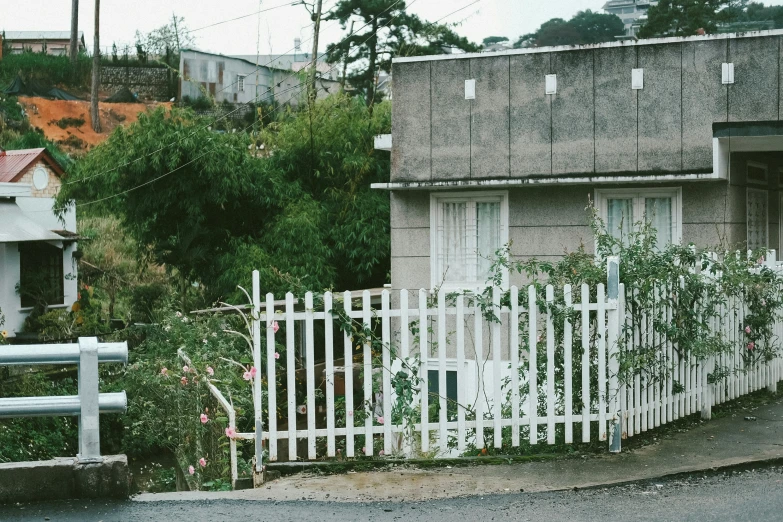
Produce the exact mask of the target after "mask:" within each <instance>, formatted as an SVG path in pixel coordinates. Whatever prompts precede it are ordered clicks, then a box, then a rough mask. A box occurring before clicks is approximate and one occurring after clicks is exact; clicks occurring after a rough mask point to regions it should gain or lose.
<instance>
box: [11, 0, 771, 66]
mask: <svg viewBox="0 0 783 522" xmlns="http://www.w3.org/2000/svg"><path fill="white" fill-rule="evenodd" d="M292 1H298V0H288V1H286V0H262V1H260V2H259V0H227V1H226V0H224V1H222V2H221V1H215V0H186V1H183V0H130V1H128V0H102V1H101V20H100V27H101V34H100V41H101V48H102V49H103V50H104V53H107V54H108V53H109V52H110V51H109V50H110V49H111V45H112V43H117V46H118V47H120V48H122V47H123V45H126V44H127V45H131V46H132V45H133V43H134V35H135V34H136V31H137V30H138V31H141V32H142V33H146V32H149V31H150V30H152V29H155V28H156V27H160V26H162V25H165V24H166V23H168V22H169V21H170V20H171V16H172V13H176V14H177V16H181V17H184V18H185V23H186V25H187V27H188V28H189V29H191V30H192V31H193V32H192V33H191V34H192V36H193V37H194V38H195V47H196V48H198V49H202V50H205V51H210V52H215V53H221V54H255V53H256V52H257V50H258V51H260V53H261V54H284V53H287V52H290V51H291V50H292V48H293V42H294V38H300V39H301V40H302V48H303V50H306V51H309V50H310V49H311V47H312V41H311V38H312V23H311V21H310V15H309V14H308V13H307V11H306V10H305V8H304V7H302V6H301V5H290V3H291V2H292ZM336 1H337V0H324V10H326V9H328V8H329V7H331V6H333V5H334V4H335V3H336ZM406 1H407V4H408V6H409V11H412V12H414V13H416V14H418V15H419V16H421V17H422V18H424V19H425V20H428V21H435V20H438V19H440V18H441V17H443V16H445V15H447V14H449V13H451V12H453V11H455V10H457V9H459V8H461V7H463V6H467V5H469V4H471V3H473V2H474V1H475V0H406ZM604 3H605V0H479V1H478V2H476V3H474V4H473V5H470V6H469V7H467V8H466V9H464V10H461V11H459V12H458V13H454V14H452V15H451V16H448V17H447V18H444V19H443V20H442V23H447V22H452V23H453V22H459V23H460V25H459V26H458V27H456V29H455V30H456V31H457V32H458V33H459V34H461V35H463V36H466V37H468V38H469V39H471V40H473V41H475V42H480V41H481V40H482V39H483V38H485V37H487V36H507V37H509V38H510V39H511V40H514V39H516V38H517V37H518V36H520V35H522V34H525V33H530V32H532V31H534V30H535V29H537V28H538V26H539V25H541V23H543V22H545V21H547V20H549V19H550V18H555V17H559V18H566V19H568V18H570V17H571V16H573V15H574V14H576V12H578V11H581V10H585V9H592V10H594V11H600V10H601V7H602V6H603V5H604ZM764 3H765V4H767V5H783V0H769V1H766V2H764ZM259 4H260V7H259ZM94 5H95V3H94V1H93V0H81V2H80V10H79V29H80V30H81V31H84V34H85V41H86V42H87V45H88V46H90V48H92V34H93V31H94V21H93V20H94V16H95V8H94ZM277 6H281V7H277ZM268 8H274V9H271V10H269V11H266V12H263V13H260V14H253V15H252V16H248V17H246V18H243V19H240V20H235V21H231V22H226V23H223V24H220V25H215V26H213V27H207V28H204V27H205V26H208V25H211V24H215V23H216V22H221V21H224V20H228V19H231V18H235V17H240V16H243V15H248V14H251V13H257V12H258V11H259V10H260V9H268ZM70 17H71V0H23V1H11V0H0V30H3V29H4V30H6V31H29V30H39V31H68V30H70ZM201 28H203V29H201ZM199 29H200V30H199ZM357 29H358V28H357ZM344 34H345V31H343V30H342V29H341V28H340V26H339V24H338V23H337V22H335V21H332V22H324V23H322V31H321V45H320V46H319V47H320V50H321V52H323V50H324V49H325V48H326V44H328V43H331V42H336V41H339V40H340V38H342V37H343V35H344Z"/></svg>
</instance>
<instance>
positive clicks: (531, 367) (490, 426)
mask: <svg viewBox="0 0 783 522" xmlns="http://www.w3.org/2000/svg"><path fill="white" fill-rule="evenodd" d="M612 263H615V265H614V271H612ZM616 263H617V261H616V258H613V259H610V263H609V278H608V283H607V285H606V286H605V285H603V284H599V285H597V286H596V287H594V288H591V287H589V286H588V285H586V284H585V285H581V286H580V287H579V288H571V286H570V285H566V286H565V287H564V288H562V289H560V288H558V289H555V288H553V287H552V286H551V285H550V286H546V287H545V288H544V289H543V296H542V295H541V294H539V293H538V292H537V290H536V287H534V286H530V287H527V288H522V289H519V288H517V287H514V286H512V287H511V288H510V290H509V292H508V294H505V295H507V296H508V300H507V301H505V302H503V303H501V296H502V295H504V294H503V292H504V291H502V290H500V289H497V288H496V289H493V291H492V294H491V302H489V303H487V302H480V301H478V300H476V299H473V298H471V296H469V295H457V296H454V295H448V294H447V293H445V292H441V293H439V294H438V295H431V294H430V292H428V291H427V290H419V292H418V293H416V294H413V295H411V294H410V293H409V292H407V291H405V290H402V291H399V292H391V291H389V290H386V289H384V290H383V291H382V292H381V293H380V306H379V307H374V306H373V304H372V297H371V294H370V292H368V291H365V292H363V293H362V295H361V299H360V302H358V301H359V299H357V298H356V296H352V294H351V293H350V292H346V293H344V294H331V293H328V292H327V293H325V294H323V295H322V296H314V295H313V294H312V293H307V294H306V295H305V297H304V300H303V302H299V301H297V300H296V299H295V298H294V296H293V295H292V294H290V293H289V294H286V296H285V299H284V300H282V301H276V300H275V298H274V296H273V295H272V294H267V295H266V296H265V300H264V301H263V302H262V301H261V299H260V288H259V286H258V273H257V272H254V289H253V290H254V292H253V301H254V302H253V316H254V325H253V326H254V346H255V353H254V364H255V366H256V367H257V368H259V369H260V370H261V372H262V373H263V375H264V376H265V381H266V384H265V389H264V390H262V389H261V380H260V379H256V381H255V388H254V392H255V399H256V400H255V404H256V433H261V434H262V436H261V438H260V439H257V440H256V450H257V455H258V456H259V457H260V455H261V454H262V450H263V449H266V450H268V458H269V460H271V461H278V460H289V461H294V460H298V459H307V460H314V459H319V458H323V457H336V456H338V455H342V456H344V457H348V458H350V457H355V456H359V455H365V456H373V455H377V454H380V452H381V451H383V453H382V454H383V455H387V456H390V455H399V456H415V455H422V454H423V455H435V456H443V455H457V454H460V453H462V452H463V451H465V450H466V449H467V448H468V446H469V445H470V446H472V447H474V448H479V449H480V448H483V447H487V446H494V447H495V448H501V447H502V446H503V445H504V444H505V445H509V444H510V445H511V446H519V445H520V443H522V442H523V441H527V442H528V443H530V444H536V443H539V442H546V443H547V444H555V443H556V442H560V443H566V444H570V443H574V442H575V441H577V442H579V441H581V442H590V441H594V440H596V439H597V440H601V441H607V440H608V441H609V443H610V450H612V451H619V449H620V440H621V438H626V437H632V436H634V435H636V434H639V433H642V432H644V431H647V430H650V429H653V428H655V427H658V426H660V425H662V424H666V423H668V422H671V421H673V420H676V419H678V418H680V417H683V416H687V415H690V414H692V413H696V412H701V413H702V416H703V417H706V418H709V415H710V411H711V407H712V406H713V405H715V404H720V403H722V402H725V401H727V400H732V399H734V398H737V397H739V396H741V395H744V394H747V393H750V392H753V391H756V390H758V389H761V388H764V387H767V388H773V387H774V386H775V385H776V383H777V382H778V381H779V380H780V379H781V376H782V375H783V366H781V359H780V358H779V357H777V358H775V359H773V360H772V361H768V362H764V363H758V364H755V365H754V366H753V367H747V368H746V367H745V362H744V359H743V357H742V343H741V341H742V339H741V338H740V337H739V335H740V334H739V332H740V330H741V326H740V325H742V324H743V313H744V311H743V310H744V308H743V304H742V303H740V302H739V300H738V299H736V298H731V299H729V300H727V301H726V303H725V305H723V306H722V309H721V317H720V318H719V319H716V320H714V321H713V325H712V328H713V330H714V332H717V334H718V335H720V336H721V337H722V338H723V339H725V340H726V341H728V342H730V343H732V345H733V346H734V347H735V349H734V352H733V353H731V354H728V353H726V354H723V355H720V356H718V357H715V358H710V359H706V360H696V359H695V358H694V357H692V356H691V357H690V358H687V359H686V358H680V357H678V350H677V349H676V348H677V347H676V346H674V344H673V343H672V342H671V341H670V340H668V339H666V338H665V336H664V335H662V334H660V333H658V331H657V330H656V329H655V328H653V320H652V317H647V316H644V317H643V318H642V319H641V320H640V321H637V322H635V323H634V322H633V321H632V314H631V313H626V296H627V295H630V293H631V292H634V291H635V290H633V289H627V290H626V288H624V286H623V285H620V284H619V282H618V276H617V265H616ZM767 264H768V266H770V267H777V264H776V263H775V262H774V257H773V258H772V261H771V262H769V263H767ZM670 291H673V289H672V288H669V287H665V286H661V287H660V288H658V289H656V292H660V293H661V294H660V295H661V296H663V295H665V294H664V293H663V292H670ZM522 292H524V293H525V294H526V295H527V300H525V299H519V297H520V294H521V293H522ZM626 292H628V294H626ZM525 294H523V295H522V297H524V295H525ZM607 294H608V295H607ZM316 297H318V298H319V299H316ZM542 299H543V302H542ZM316 302H317V303H318V305H317V306H316ZM521 303H524V305H523V304H521ZM661 303H663V300H661ZM542 305H544V306H542ZM654 313H656V314H662V315H659V317H664V318H666V316H667V314H668V318H669V319H671V310H667V309H666V306H665V305H664V304H661V305H660V306H658V305H656V307H655V310H654ZM489 315H494V317H495V319H492V320H488V316H489ZM347 319H350V321H351V322H352V324H353V326H354V327H355V328H356V330H354V331H353V332H351V333H352V334H353V335H351V333H348V332H345V331H341V330H340V325H341V324H345V321H346V320H347ZM275 323H277V325H278V326H279V327H280V329H279V331H277V332H276V331H275V330H276V328H275V327H274V326H275ZM422 325H423V326H422ZM362 330H363V331H364V333H362ZM556 330H557V335H556V334H555V331H556ZM775 331H776V335H778V336H781V335H783V324H780V321H778V323H777V324H776V326H775ZM357 332H358V333H357ZM365 334H371V335H365ZM644 344H647V345H653V346H656V347H657V351H656V353H657V354H658V355H657V356H658V357H659V361H658V362H659V367H660V368H666V369H668V371H666V372H664V373H665V377H664V378H661V379H656V378H655V376H654V375H647V374H645V373H644V372H640V373H639V374H637V375H634V376H632V377H631V378H628V377H625V378H620V377H621V376H620V375H619V360H620V357H619V355H620V353H619V352H620V350H635V349H637V348H639V347H640V346H642V345H644ZM278 347H280V348H279V349H278ZM262 348H263V349H262ZM278 352H283V353H278ZM278 356H279V358H278ZM716 366H718V367H723V368H726V369H728V371H727V372H725V374H724V375H723V376H722V377H721V378H720V379H719V380H718V381H717V382H714V383H713V382H708V375H709V374H711V373H712V372H713V371H714V368H715V367H716ZM400 372H403V373H404V374H408V375H410V377H411V378H410V379H408V380H407V381H406V380H405V379H400V375H402V374H401V373H400ZM414 374H415V375H414ZM449 374H451V377H449ZM368 376H369V377H368ZM452 377H455V378H456V393H455V394H454V393H452V395H456V396H451V397H450V396H449V390H448V386H449V385H448V382H449V381H450V380H451V381H452V382H453V381H454V379H453V378H452ZM433 378H434V382H436V383H437V385H436V386H434V387H433V388H434V389H432V388H431V387H430V380H432V379H433ZM405 382H407V383H408V384H410V385H411V386H412V388H413V389H414V390H413V393H412V394H411V396H410V398H411V399H412V401H410V402H406V400H405V397H404V389H403V392H402V393H398V392H397V390H395V386H394V384H397V385H400V383H403V384H404V383H405ZM452 388H453V387H452ZM422 391H424V393H422ZM262 404H266V405H267V407H266V408H262V407H261V405H262ZM264 410H266V413H265V414H262V412H263V411H264ZM401 410H404V412H403V411H401ZM414 415H415V418H414ZM575 432H576V433H575ZM240 435H241V436H242V438H255V437H254V434H240ZM615 435H616V436H615ZM262 440H263V441H264V446H265V447H262V444H261V441H262ZM282 446H285V447H282ZM257 466H258V468H257V469H259V470H260V466H261V459H260V458H258V459H257Z"/></svg>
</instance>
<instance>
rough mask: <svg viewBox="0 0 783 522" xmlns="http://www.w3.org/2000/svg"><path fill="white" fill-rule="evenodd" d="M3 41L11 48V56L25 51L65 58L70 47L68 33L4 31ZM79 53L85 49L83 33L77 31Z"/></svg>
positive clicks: (69, 35) (69, 33)
mask: <svg viewBox="0 0 783 522" xmlns="http://www.w3.org/2000/svg"><path fill="white" fill-rule="evenodd" d="M5 39H6V42H7V43H8V45H9V46H10V47H11V54H22V53H23V52H25V51H31V52H34V53H42V52H44V51H46V53H47V54H52V55H55V56H66V55H67V54H68V49H69V47H70V45H71V32H70V31H6V33H5ZM77 41H78V43H77V45H78V47H79V51H83V50H84V49H85V45H84V32H82V31H79V38H78V40H77Z"/></svg>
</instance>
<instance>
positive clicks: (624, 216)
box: [595, 188, 682, 248]
mask: <svg viewBox="0 0 783 522" xmlns="http://www.w3.org/2000/svg"><path fill="white" fill-rule="evenodd" d="M595 196H596V197H595V200H596V206H597V208H598V212H599V216H600V217H601V219H603V221H604V224H605V225H606V231H607V232H608V233H610V234H611V235H612V236H614V237H616V238H617V239H619V240H621V241H623V242H626V241H627V240H628V238H629V236H630V234H631V232H632V231H634V230H635V228H636V227H637V226H638V225H639V224H640V223H644V222H649V223H650V224H651V225H652V227H653V228H654V229H655V234H656V245H657V246H658V248H664V247H665V246H666V245H669V244H671V243H675V244H676V243H679V242H680V241H681V240H682V219H681V216H682V191H681V190H680V189H679V188H675V189H616V190H596V192H595Z"/></svg>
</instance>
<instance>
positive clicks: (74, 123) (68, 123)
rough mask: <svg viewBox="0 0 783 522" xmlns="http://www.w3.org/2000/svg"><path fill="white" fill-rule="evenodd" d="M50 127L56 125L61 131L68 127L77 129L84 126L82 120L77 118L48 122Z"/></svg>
mask: <svg viewBox="0 0 783 522" xmlns="http://www.w3.org/2000/svg"><path fill="white" fill-rule="evenodd" d="M49 124H50V125H57V126H58V127H60V128H61V129H67V128H68V127H76V128H79V127H81V126H82V125H84V118H83V117H81V116H80V117H78V118H70V117H67V118H60V119H59V120H56V121H55V120H52V121H50V122H49Z"/></svg>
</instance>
